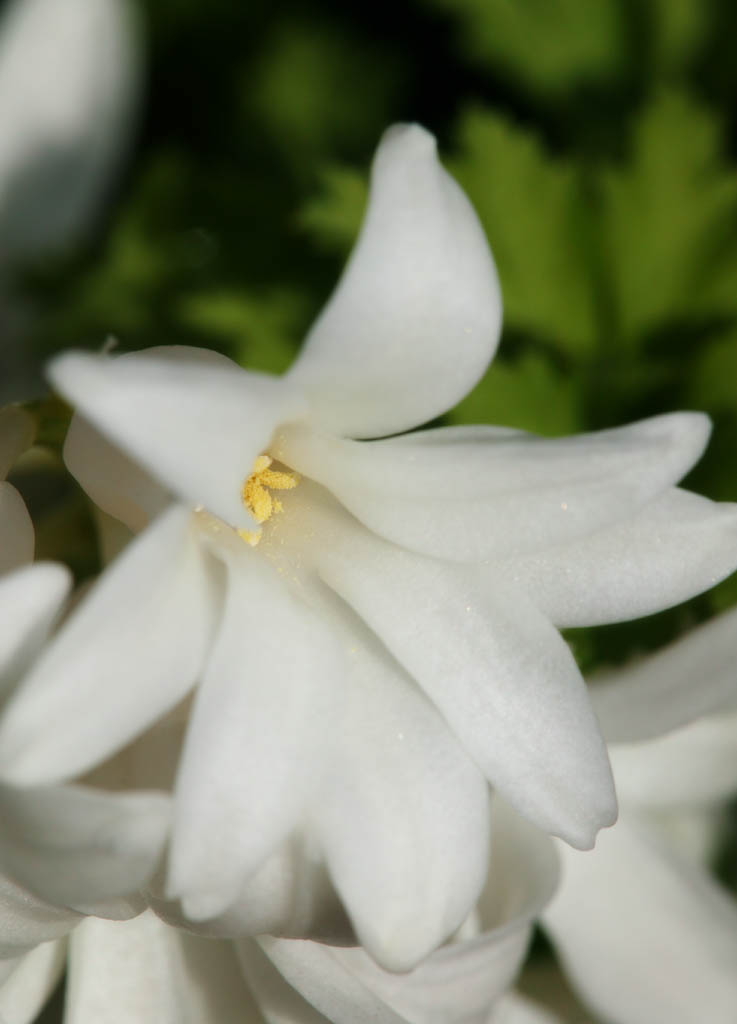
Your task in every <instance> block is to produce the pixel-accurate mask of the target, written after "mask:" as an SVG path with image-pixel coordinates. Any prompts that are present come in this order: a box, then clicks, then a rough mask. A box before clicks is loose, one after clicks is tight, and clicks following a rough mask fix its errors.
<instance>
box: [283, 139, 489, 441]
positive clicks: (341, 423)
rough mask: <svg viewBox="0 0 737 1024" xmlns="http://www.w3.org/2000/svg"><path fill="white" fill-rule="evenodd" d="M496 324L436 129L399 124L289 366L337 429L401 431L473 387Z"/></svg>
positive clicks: (482, 247) (479, 254)
mask: <svg viewBox="0 0 737 1024" xmlns="http://www.w3.org/2000/svg"><path fill="white" fill-rule="evenodd" d="M500 324H501V298H500V295H499V284H498V281H497V276H496V270H495V268H494V263H493V260H492V258H491V253H490V252H489V248H488V245H487V243H486V239H485V238H484V234H483V231H482V229H481V226H480V224H479V222H478V219H477V217H476V214H475V213H474V211H473V209H472V208H471V205H470V204H469V202H468V200H467V199H466V197H465V195H464V194H463V192H462V191H461V189H460V188H459V186H458V185H457V184H456V183H455V181H453V179H452V178H451V177H450V176H449V175H448V174H447V173H446V172H445V171H444V170H443V168H442V167H441V165H440V163H439V162H438V159H437V155H436V148H435V140H434V138H433V137H432V136H431V135H430V134H429V133H428V132H426V131H425V130H424V129H423V128H420V127H419V126H418V125H395V126H394V127H393V128H390V129H389V130H388V131H387V132H386V134H385V135H384V137H383V139H382V140H381V143H380V145H379V148H378V150H377V153H376V157H375V158H374V164H373V168H372V174H371V194H370V197H369V204H368V208H367V211H366V215H365V218H364V222H363V227H362V229H361V234H360V236H359V238H358V241H357V243H356V247H355V249H354V251H353V253H352V255H351V258H350V260H349V262H348V265H347V267H346V269H345V271H344V273H343V276H342V278H341V280H340V282H339V283H338V286H337V288H336V290H335V292H334V293H333V296H332V297H331V299H330V301H329V302H328V304H327V306H326V307H325V309H324V310H323V312H322V314H321V315H320V316H319V317H318V319H317V321H316V323H315V324H314V326H313V328H312V330H311V331H310V333H309V334H308V336H307V339H306V341H305V345H304V348H303V352H302V355H301V356H300V358H299V359H298V360H297V362H296V363H295V365H294V367H293V369H292V370H291V371H290V374H289V376H290V378H291V379H292V381H293V382H294V383H295V384H296V385H299V387H300V388H302V389H304V391H306V393H307V395H308V397H309V399H310V401H311V403H312V406H313V409H314V413H315V416H316V417H317V419H318V420H319V422H320V423H321V424H322V425H323V426H325V427H327V428H328V429H329V430H331V431H333V432H334V433H337V434H343V435H346V436H350V437H372V436H373V437H375V436H378V435H381V434H391V433H396V432H398V431H400V430H406V429H408V428H409V427H414V426H417V425H418V424H420V423H423V422H425V421H426V420H430V419H432V418H433V417H435V416H438V415H439V414H440V413H442V412H445V410H446V409H449V408H450V407H451V406H453V405H455V404H456V402H457V401H459V399H461V398H462V397H463V396H464V395H465V394H466V393H467V392H468V391H470V389H471V388H472V387H473V385H474V384H475V383H476V381H477V380H478V379H479V378H480V377H481V375H482V374H483V372H484V370H485V369H486V366H487V364H488V363H489V360H490V359H491V357H492V356H493V354H494V352H495V350H496V346H497V342H498V340H499V329H500Z"/></svg>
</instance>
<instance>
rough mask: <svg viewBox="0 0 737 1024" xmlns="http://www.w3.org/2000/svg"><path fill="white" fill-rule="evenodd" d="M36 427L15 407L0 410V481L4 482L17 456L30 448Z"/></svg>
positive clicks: (29, 417) (22, 411)
mask: <svg viewBox="0 0 737 1024" xmlns="http://www.w3.org/2000/svg"><path fill="white" fill-rule="evenodd" d="M35 432H36V425H35V423H34V422H33V418H32V417H31V416H30V415H29V414H28V413H27V412H26V411H25V409H21V408H20V406H17V405H6V406H5V408H3V409H0V480H4V479H5V477H6V476H7V475H8V473H9V472H10V468H11V466H12V465H13V463H14V462H15V460H16V459H17V458H18V456H19V455H20V454H21V453H22V452H24V451H25V450H26V448H30V446H31V444H32V443H33V436H34V434H35Z"/></svg>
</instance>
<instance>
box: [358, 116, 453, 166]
mask: <svg viewBox="0 0 737 1024" xmlns="http://www.w3.org/2000/svg"><path fill="white" fill-rule="evenodd" d="M437 148H438V146H437V140H436V138H435V136H434V135H433V134H432V132H429V131H428V130H427V129H426V128H423V127H422V125H421V124H417V122H415V121H411V122H403V121H400V122H398V123H397V124H393V125H390V126H389V127H388V128H387V129H386V131H385V132H384V134H383V135H382V136H381V139H380V140H379V146H378V149H377V151H376V156H375V158H374V164H375V165H376V164H378V163H379V162H380V161H383V160H384V159H386V158H387V157H389V156H390V157H435V156H436V155H437Z"/></svg>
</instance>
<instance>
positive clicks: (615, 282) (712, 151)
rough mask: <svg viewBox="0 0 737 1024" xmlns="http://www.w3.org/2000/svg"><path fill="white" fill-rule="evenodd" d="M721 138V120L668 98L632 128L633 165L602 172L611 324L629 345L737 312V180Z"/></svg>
mask: <svg viewBox="0 0 737 1024" xmlns="http://www.w3.org/2000/svg"><path fill="white" fill-rule="evenodd" d="M722 134H723V133H722V126H721V124H720V122H719V119H718V118H717V116H716V115H715V114H714V113H712V112H711V111H709V110H708V109H706V108H704V107H702V106H700V105H699V104H697V103H696V102H695V101H694V100H693V99H691V98H690V97H688V96H685V95H683V94H681V93H677V92H672V91H662V92H659V93H658V94H657V95H656V96H655V97H654V99H653V100H652V102H651V103H650V104H649V105H648V106H647V107H646V109H645V110H644V111H643V113H642V115H641V116H640V117H639V118H638V120H637V121H636V123H635V125H634V131H633V135H632V142H631V152H630V156H629V159H628V160H627V162H626V163H625V164H624V165H622V166H621V167H619V168H617V169H612V170H609V171H607V172H605V173H603V174H602V179H601V184H602V192H603V199H604V213H603V239H602V241H603V245H604V250H605V252H606V253H607V254H608V263H609V279H610V283H611V288H612V293H613V309H614V311H615V315H616V322H615V323H613V325H612V326H613V328H614V327H618V333H619V340H620V341H622V342H624V343H625V344H628V345H631V346H637V345H638V344H641V343H642V341H643V339H644V337H646V336H647V335H648V334H651V333H653V332H655V331H658V330H663V329H664V328H665V327H667V325H668V324H669V323H673V322H675V321H677V320H679V319H681V320H683V319H686V320H698V319H705V318H710V317H718V316H725V315H732V314H734V313H735V312H737V289H736V288H735V286H734V282H735V279H736V276H735V275H737V232H736V231H735V229H736V228H737V175H735V173H734V170H733V169H732V168H730V167H728V165H727V164H726V161H725V160H724V158H723V156H722V146H723V142H722Z"/></svg>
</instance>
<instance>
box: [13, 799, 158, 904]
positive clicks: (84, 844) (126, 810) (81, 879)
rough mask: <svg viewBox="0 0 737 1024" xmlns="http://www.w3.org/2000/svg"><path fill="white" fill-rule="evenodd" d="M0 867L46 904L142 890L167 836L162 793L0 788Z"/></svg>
mask: <svg viewBox="0 0 737 1024" xmlns="http://www.w3.org/2000/svg"><path fill="white" fill-rule="evenodd" d="M0 812H1V814H2V820H3V830H2V834H1V835H0V861H1V862H2V864H3V866H4V868H5V870H7V871H9V872H10V873H11V874H12V876H13V877H14V878H15V879H16V880H17V881H18V882H20V883H22V884H23V885H27V886H28V887H29V889H32V890H33V892H35V893H38V895H39V896H42V897H43V898H44V899H46V900H48V901H49V902H51V903H56V904H59V905H62V906H71V907H75V906H77V905H78V904H80V903H84V904H87V905H89V904H92V903H94V902H95V901H97V900H109V899H112V898H114V897H117V896H124V895H126V894H128V893H132V892H135V890H137V889H140V888H142V887H143V886H144V885H145V884H146V883H147V882H148V881H149V879H150V878H151V876H152V875H153V873H154V870H155V869H156V866H157V863H158V861H159V860H160V858H161V855H162V853H163V850H164V844H165V842H166V838H167V833H168V830H169V819H170V801H169V797H168V796H167V795H166V794H164V793H146V792H143V791H139V792H135V793H106V792H104V791H101V790H95V789H92V788H88V787H83V786H52V787H49V788H40V789H32V790H14V789H11V788H9V787H7V786H1V787H0Z"/></svg>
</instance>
